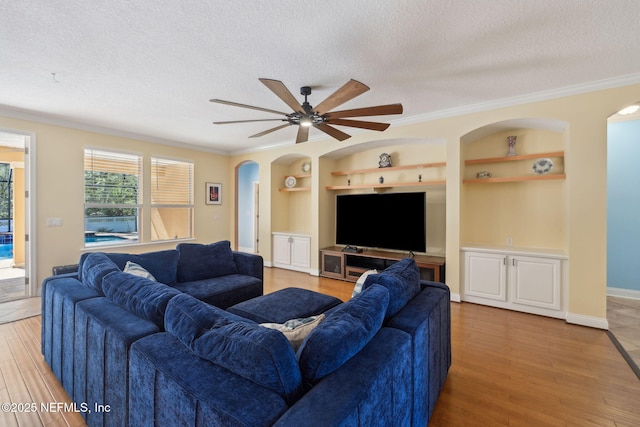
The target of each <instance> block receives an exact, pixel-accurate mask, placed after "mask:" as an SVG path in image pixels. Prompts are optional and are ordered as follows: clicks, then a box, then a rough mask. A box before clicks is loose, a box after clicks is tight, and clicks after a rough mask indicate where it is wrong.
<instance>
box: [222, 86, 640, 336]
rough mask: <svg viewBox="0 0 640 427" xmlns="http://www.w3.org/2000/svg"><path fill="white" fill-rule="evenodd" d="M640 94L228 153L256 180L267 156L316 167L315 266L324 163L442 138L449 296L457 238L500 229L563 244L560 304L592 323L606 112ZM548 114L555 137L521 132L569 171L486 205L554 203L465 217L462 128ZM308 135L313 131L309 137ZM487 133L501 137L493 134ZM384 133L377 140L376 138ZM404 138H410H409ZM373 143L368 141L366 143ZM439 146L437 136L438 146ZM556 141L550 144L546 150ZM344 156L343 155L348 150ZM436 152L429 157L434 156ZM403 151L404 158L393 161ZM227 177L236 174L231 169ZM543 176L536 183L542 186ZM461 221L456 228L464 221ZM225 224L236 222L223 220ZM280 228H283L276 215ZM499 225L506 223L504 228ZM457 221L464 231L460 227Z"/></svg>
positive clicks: (601, 237)
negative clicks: (300, 159)
mask: <svg viewBox="0 0 640 427" xmlns="http://www.w3.org/2000/svg"><path fill="white" fill-rule="evenodd" d="M639 100H640V85H631V86H626V87H620V88H614V89H606V90H600V91H594V92H589V93H585V94H579V95H572V96H565V97H560V98H556V99H550V100H545V101H538V102H529V103H523V104H520V105H516V106H510V107H505V108H496V109H493V110H488V111H481V112H474V113H469V114H464V115H460V116H455V117H448V118H441V119H434V120H425V121H424V122H421V123H415V124H409V125H404V126H392V127H391V128H389V129H388V130H387V131H385V132H384V133H383V134H379V133H375V132H365V133H359V134H356V135H354V136H353V137H352V138H350V139H348V140H346V141H343V142H338V141H334V140H330V139H326V140H320V141H315V142H308V143H305V144H297V145H291V146H287V147H280V148H274V149H271V150H267V151H260V152H256V153H249V154H242V155H237V156H233V157H232V158H231V165H232V166H235V165H238V164H239V163H241V162H242V161H245V160H252V161H255V162H257V163H258V164H259V165H260V176H261V180H262V179H263V177H264V178H267V179H269V180H268V181H266V182H271V181H270V179H271V176H270V171H269V169H270V168H271V163H272V162H273V161H274V160H275V159H278V158H281V157H283V156H287V155H296V156H308V157H310V158H311V159H312V164H313V167H314V168H315V169H314V175H313V178H312V183H313V184H312V191H311V206H312V212H313V213H315V212H318V215H317V219H316V220H315V221H317V222H315V223H313V224H312V233H311V234H312V245H313V249H314V251H313V252H312V267H313V268H318V266H319V261H318V254H317V249H319V248H321V247H323V246H327V245H328V244H331V243H330V242H331V240H332V238H333V236H332V232H329V231H327V230H328V229H329V228H330V227H331V226H332V220H331V217H332V215H333V211H334V209H335V208H334V206H333V203H332V199H333V194H332V193H331V192H328V191H326V190H324V187H325V186H326V185H327V183H331V182H332V178H331V177H330V176H329V175H328V174H329V170H336V169H341V168H343V167H345V168H346V167H347V164H348V163H350V162H360V161H364V162H366V163H370V162H372V161H374V160H375V161H377V160H376V157H377V155H378V154H379V152H382V151H383V150H382V148H383V147H387V148H388V147H393V146H395V145H398V147H399V148H398V149H397V152H395V157H396V158H397V159H399V161H401V162H405V161H411V163H414V162H413V161H412V160H413V158H414V157H417V156H415V155H414V153H420V154H422V153H421V152H420V150H421V148H418V147H419V146H420V145H421V144H423V145H429V144H433V143H434V141H435V142H442V143H443V145H442V147H443V148H442V150H443V153H442V155H443V156H444V157H445V159H446V161H447V167H446V170H445V171H444V174H445V176H446V180H447V186H446V195H445V199H446V220H445V224H444V227H445V228H446V237H445V239H446V245H445V246H446V256H447V272H446V274H447V284H448V285H449V286H450V287H451V290H452V292H453V293H454V294H458V295H459V293H460V283H461V275H460V246H461V245H462V244H463V243H465V241H466V240H469V239H471V240H475V239H479V240H484V239H495V243H496V244H500V243H501V242H503V239H504V237H505V236H512V237H513V240H514V244H518V242H520V243H521V244H522V245H526V246H534V247H547V248H556V249H561V250H563V251H564V252H565V253H566V254H567V255H568V256H569V262H568V266H569V267H568V274H567V277H568V284H567V287H568V289H567V310H568V320H569V321H573V322H576V323H582V324H591V323H598V322H599V321H601V320H602V319H606V280H605V278H606V142H607V141H606V129H607V117H608V116H609V115H611V114H613V113H615V112H616V111H617V110H619V109H620V108H622V107H624V106H627V105H629V104H632V103H635V102H638V101H639ZM523 118H524V119H550V120H554V121H559V122H563V123H565V124H566V130H565V131H564V132H562V134H561V135H557V134H546V133H545V132H543V131H528V132H529V134H528V135H523V137H522V140H521V141H522V142H523V144H524V141H525V140H528V141H529V142H531V144H530V145H531V146H532V147H533V146H535V150H536V151H537V150H538V149H541V150H546V147H547V144H549V146H550V147H555V146H556V144H561V145H563V148H564V151H565V153H566V157H565V159H564V168H565V172H566V174H567V179H566V180H565V181H561V182H560V183H559V184H558V183H556V184H552V185H547V184H551V183H542V182H537V183H531V184H532V185H522V186H518V187H515V186H514V188H513V189H512V190H509V189H508V190H507V194H506V195H504V194H503V195H492V196H491V197H489V198H488V200H489V201H491V202H492V203H504V200H505V199H510V198H511V197H517V198H518V199H525V200H535V201H541V200H545V198H546V197H547V195H548V196H549V197H550V198H551V200H553V201H554V203H553V205H552V206H550V207H549V208H548V209H538V210H537V211H535V210H534V211H531V212H530V211H527V212H523V211H522V210H520V211H517V210H516V211H515V212H514V214H513V215H512V216H511V217H510V218H509V219H508V222H507V223H506V224H504V225H503V224H501V223H498V222H495V221H494V220H493V219H492V220H491V221H488V222H489V224H490V226H489V227H488V229H485V228H486V223H487V220H488V218H486V217H485V218H483V215H484V213H483V214H481V215H480V217H478V218H475V219H474V218H470V217H469V215H470V213H469V212H466V211H464V208H463V206H462V205H463V204H469V203H471V205H475V206H477V205H482V204H484V202H481V199H482V197H483V194H482V193H483V192H484V191H488V190H482V189H481V190H479V192H478V193H477V194H472V195H471V196H469V195H468V194H466V192H467V190H466V187H465V185H463V184H462V179H463V174H464V164H463V162H464V156H466V155H469V153H467V151H466V147H465V146H464V145H463V143H462V140H463V139H464V136H465V135H467V134H469V133H470V132H472V131H474V130H476V129H479V128H482V127H484V126H487V125H491V124H494V123H498V122H503V121H506V120H516V119H523ZM312 137H313V135H312ZM493 138H499V139H503V138H506V135H505V134H500V133H498V134H497V135H494V136H493ZM381 140H383V141H382V142H380V141H381ZM407 142H414V143H416V142H417V144H418V145H417V146H416V145H412V144H408V143H407ZM373 145H375V146H376V148H375V149H372V148H371V146H373ZM436 146H437V144H436ZM344 148H350V149H353V150H356V151H360V152H361V153H362V157H360V156H351V157H348V156H343V155H340V154H339V153H340V151H339V150H341V149H344ZM554 149H555V148H554ZM347 157H348V158H347ZM437 157H439V155H435V156H434V158H437ZM400 159H402V160H400ZM229 180H230V181H232V182H233V181H234V180H235V177H234V176H230V177H229ZM540 184H541V185H540ZM270 196H271V194H270V193H269V192H263V193H262V194H261V206H270V202H271V197H270ZM537 215H548V219H547V221H546V223H548V224H549V228H548V229H547V228H544V227H543V226H541V225H540V224H544V223H545V222H543V221H539V220H536V221H535V224H536V226H535V227H527V226H523V227H520V225H519V223H518V220H517V218H518V216H523V217H524V218H525V219H526V220H525V223H529V222H531V220H530V219H531V218H533V217H536V216H537ZM261 219H262V220H261V228H260V229H261V241H262V242H263V245H262V249H261V253H262V255H263V256H265V259H266V260H267V261H269V260H270V253H271V249H270V247H268V245H265V244H264V242H270V241H271V240H270V230H271V219H270V217H269V216H265V217H264V218H261ZM463 224H464V227H463ZM229 225H230V227H231V230H232V229H233V227H234V220H233V218H232V221H231V222H230V224H229ZM278 226H279V227H280V228H282V227H283V225H282V224H281V223H278ZM503 227H504V229H503ZM462 228H464V233H463V231H462Z"/></svg>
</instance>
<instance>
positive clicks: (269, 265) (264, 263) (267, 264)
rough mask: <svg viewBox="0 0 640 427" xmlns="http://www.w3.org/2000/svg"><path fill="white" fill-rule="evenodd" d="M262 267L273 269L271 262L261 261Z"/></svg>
mask: <svg viewBox="0 0 640 427" xmlns="http://www.w3.org/2000/svg"><path fill="white" fill-rule="evenodd" d="M263 265H264V266H265V267H273V263H272V262H271V261H263Z"/></svg>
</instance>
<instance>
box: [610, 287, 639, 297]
mask: <svg viewBox="0 0 640 427" xmlns="http://www.w3.org/2000/svg"><path fill="white" fill-rule="evenodd" d="M607 296H611V297H621V298H631V299H640V291H636V290H635V289H624V288H609V287H607Z"/></svg>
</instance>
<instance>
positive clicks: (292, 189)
mask: <svg viewBox="0 0 640 427" xmlns="http://www.w3.org/2000/svg"><path fill="white" fill-rule="evenodd" d="M310 190H311V187H292V188H286V187H282V188H280V189H279V191H310Z"/></svg>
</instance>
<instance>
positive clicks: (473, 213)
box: [460, 118, 567, 250]
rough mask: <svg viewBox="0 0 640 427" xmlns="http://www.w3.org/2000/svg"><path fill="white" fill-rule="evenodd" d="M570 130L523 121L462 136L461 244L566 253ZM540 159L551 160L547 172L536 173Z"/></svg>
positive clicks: (559, 125) (494, 125)
mask: <svg viewBox="0 0 640 427" xmlns="http://www.w3.org/2000/svg"><path fill="white" fill-rule="evenodd" d="M566 129H567V123H565V122H562V121H559V120H553V119H541V118H523V119H513V120H506V121H501V122H497V123H492V124H489V125H486V126H483V127H481V128H478V129H475V130H473V131H471V132H469V133H467V134H466V135H464V136H463V137H462V138H461V143H462V147H461V157H462V160H463V166H462V168H463V169H462V174H463V186H462V190H461V205H460V232H461V244H462V245H468V244H472V245H490V246H518V247H531V248H547V249H557V250H565V249H566V245H567V224H566V217H567V210H566V200H567V193H566V192H567V188H566V184H565V180H564V178H565V175H566V173H567V171H565V170H564V147H565V138H566V132H565V131H566ZM510 136H515V137H516V139H515V152H516V156H509V155H508V154H509V144H508V139H507V138H508V137H510ZM539 158H549V159H550V160H551V161H552V162H553V164H554V166H553V169H552V171H551V172H550V173H549V174H547V175H536V174H535V173H534V171H533V163H534V162H535V161H536V160H538V159H539ZM485 160H487V161H485ZM478 174H480V175H478ZM487 175H490V177H488V178H487V177H486V176H487ZM482 176H484V177H485V178H480V179H478V177H482ZM536 180H538V181H537V182H531V181H536Z"/></svg>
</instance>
